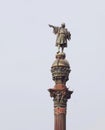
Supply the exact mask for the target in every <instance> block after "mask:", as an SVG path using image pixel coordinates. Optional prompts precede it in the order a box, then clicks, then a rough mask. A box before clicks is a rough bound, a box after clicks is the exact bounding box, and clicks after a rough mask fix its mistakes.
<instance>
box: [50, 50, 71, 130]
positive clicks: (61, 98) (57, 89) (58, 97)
mask: <svg viewBox="0 0 105 130" xmlns="http://www.w3.org/2000/svg"><path fill="white" fill-rule="evenodd" d="M65 57H66V56H65V54H64V53H59V54H57V55H56V60H55V61H54V63H53V64H52V67H51V72H52V77H53V80H54V81H55V86H54V88H50V89H49V92H50V96H51V97H53V101H54V130H66V111H67V110H66V109H67V101H68V99H70V97H71V94H72V93H73V91H70V90H68V88H67V87H66V82H67V80H68V79H69V73H70V65H69V63H68V61H67V60H66V59H65Z"/></svg>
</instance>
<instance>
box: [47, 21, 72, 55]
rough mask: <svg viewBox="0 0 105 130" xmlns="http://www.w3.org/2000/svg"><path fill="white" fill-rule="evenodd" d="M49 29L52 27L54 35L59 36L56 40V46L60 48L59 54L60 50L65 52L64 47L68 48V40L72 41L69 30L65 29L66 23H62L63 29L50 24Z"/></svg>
mask: <svg viewBox="0 0 105 130" xmlns="http://www.w3.org/2000/svg"><path fill="white" fill-rule="evenodd" d="M49 27H52V28H53V32H54V34H57V38H56V46H57V47H58V52H57V53H59V52H60V48H61V50H62V52H63V50H64V47H67V40H70V39H71V34H70V32H69V31H68V30H67V28H65V23H62V24H61V27H55V26H53V25H50V24H49Z"/></svg>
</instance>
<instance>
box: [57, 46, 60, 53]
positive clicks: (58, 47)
mask: <svg viewBox="0 0 105 130" xmlns="http://www.w3.org/2000/svg"><path fill="white" fill-rule="evenodd" d="M59 52H60V45H58V52H57V53H59Z"/></svg>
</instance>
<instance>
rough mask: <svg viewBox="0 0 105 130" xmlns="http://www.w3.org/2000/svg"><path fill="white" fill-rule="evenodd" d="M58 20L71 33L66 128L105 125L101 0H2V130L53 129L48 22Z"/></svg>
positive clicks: (91, 129)
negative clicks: (69, 94) (70, 94)
mask: <svg viewBox="0 0 105 130" xmlns="http://www.w3.org/2000/svg"><path fill="white" fill-rule="evenodd" d="M62 22H65V23H66V26H67V28H68V30H70V32H71V34H72V39H71V41H70V42H69V43H68V48H67V49H65V53H66V55H67V59H68V61H69V62H70V65H71V69H72V71H71V73H70V80H69V81H68V82H67V86H68V87H70V89H72V90H73V91H74V93H73V95H72V97H71V99H70V100H69V101H68V109H67V130H77V129H78V130H83V129H85V130H100V129H101V130H104V129H105V58H104V57H105V1H104V0H52V1H51V0H0V130H36V129H37V130H42V129H46V130H47V129H50V130H53V129H54V120H53V118H54V116H53V101H52V99H51V98H50V96H49V93H48V91H47V89H48V88H52V87H53V86H54V82H53V81H52V76H51V73H50V67H51V65H52V63H53V61H54V59H55V54H56V51H57V48H56V47H55V38H56V36H54V34H53V33H52V30H51V28H49V27H48V24H53V25H55V26H60V24H61V23H62Z"/></svg>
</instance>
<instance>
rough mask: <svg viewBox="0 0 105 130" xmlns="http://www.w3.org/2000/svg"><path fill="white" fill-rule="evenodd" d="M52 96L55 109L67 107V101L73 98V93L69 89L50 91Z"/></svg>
mask: <svg viewBox="0 0 105 130" xmlns="http://www.w3.org/2000/svg"><path fill="white" fill-rule="evenodd" d="M49 92H50V96H51V97H53V101H54V107H66V103H67V100H68V99H69V98H70V97H71V94H72V93H73V91H70V90H68V88H65V89H62V90H57V89H49Z"/></svg>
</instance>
